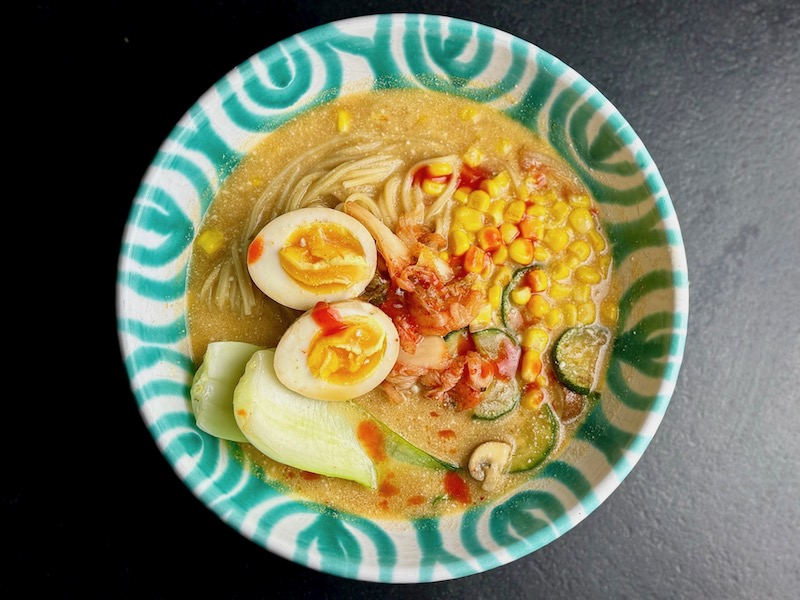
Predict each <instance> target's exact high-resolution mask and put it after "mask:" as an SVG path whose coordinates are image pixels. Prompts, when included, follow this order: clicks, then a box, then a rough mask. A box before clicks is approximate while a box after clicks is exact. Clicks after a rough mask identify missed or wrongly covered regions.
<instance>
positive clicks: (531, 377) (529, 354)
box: [519, 350, 542, 383]
mask: <svg viewBox="0 0 800 600" xmlns="http://www.w3.org/2000/svg"><path fill="white" fill-rule="evenodd" d="M541 372H542V354H541V352H539V351H538V350H525V351H524V352H523V353H522V360H521V361H520V367H519V374H520V377H521V378H522V381H525V382H526V383H531V382H532V381H535V380H536V377H538V376H539V373H541Z"/></svg>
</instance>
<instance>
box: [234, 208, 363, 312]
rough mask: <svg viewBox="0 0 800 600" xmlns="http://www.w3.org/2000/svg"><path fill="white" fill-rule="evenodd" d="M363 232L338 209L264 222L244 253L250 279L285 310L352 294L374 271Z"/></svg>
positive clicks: (300, 212) (313, 210)
mask: <svg viewBox="0 0 800 600" xmlns="http://www.w3.org/2000/svg"><path fill="white" fill-rule="evenodd" d="M376 264H377V250H376V248H375V241H374V240H373V239H372V236H371V235H370V233H369V231H367V229H366V228H365V227H364V226H363V225H362V224H361V223H359V222H358V221H357V220H356V219H354V218H353V217H351V216H350V215H347V214H345V213H343V212H341V211H338V210H335V209H332V208H324V207H310V208H300V209H297V210H293V211H291V212H288V213H284V214H283V215H280V216H279V217H277V218H275V219H273V220H272V221H270V222H269V223H267V224H266V225H265V226H264V228H263V229H261V231H260V232H259V233H258V234H257V235H256V237H255V238H254V239H253V241H252V242H251V243H250V246H249V248H248V251H247V268H248V270H249V272H250V277H251V278H252V279H253V283H255V284H256V285H257V286H258V288H259V289H260V290H261V291H262V292H264V293H265V294H266V295H267V296H269V297H270V298H272V299H273V300H275V301H276V302H279V303H280V304H283V305H284V306H288V307H290V308H295V309H298V310H308V309H309V308H311V307H312V306H314V305H315V304H316V303H317V302H336V301H339V300H349V299H351V298H355V297H356V296H358V295H359V294H361V292H363V291H364V290H365V289H366V287H367V285H368V284H369V282H370V281H371V280H372V277H373V276H374V274H375V267H376Z"/></svg>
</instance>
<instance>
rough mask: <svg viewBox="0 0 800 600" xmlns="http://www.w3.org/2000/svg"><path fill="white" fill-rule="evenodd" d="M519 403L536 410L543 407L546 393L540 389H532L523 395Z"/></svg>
mask: <svg viewBox="0 0 800 600" xmlns="http://www.w3.org/2000/svg"><path fill="white" fill-rule="evenodd" d="M519 402H520V404H521V405H522V406H523V407H524V408H527V409H529V410H536V409H538V408H539V407H540V406H541V405H542V402H544V392H543V391H542V390H541V389H540V388H537V387H532V388H531V389H529V390H526V391H525V393H524V394H522V398H520V401H519Z"/></svg>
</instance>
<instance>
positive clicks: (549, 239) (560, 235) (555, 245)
mask: <svg viewBox="0 0 800 600" xmlns="http://www.w3.org/2000/svg"><path fill="white" fill-rule="evenodd" d="M544 243H545V244H547V245H548V246H550V248H551V249H552V250H553V252H561V251H562V250H563V249H564V248H566V247H567V244H568V243H569V234H568V233H567V232H566V231H565V230H563V229H550V230H548V231H547V233H545V234H544Z"/></svg>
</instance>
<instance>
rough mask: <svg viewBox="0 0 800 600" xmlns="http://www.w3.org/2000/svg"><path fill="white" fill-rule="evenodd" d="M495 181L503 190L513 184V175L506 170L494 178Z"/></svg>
mask: <svg viewBox="0 0 800 600" xmlns="http://www.w3.org/2000/svg"><path fill="white" fill-rule="evenodd" d="M494 180H495V182H497V185H499V186H500V187H501V188H506V187H508V185H509V184H510V183H511V175H510V174H509V172H508V171H506V170H505V169H504V170H502V171H500V172H499V173H498V174H497V175H495V176H494Z"/></svg>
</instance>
